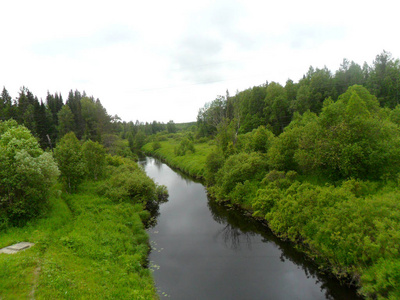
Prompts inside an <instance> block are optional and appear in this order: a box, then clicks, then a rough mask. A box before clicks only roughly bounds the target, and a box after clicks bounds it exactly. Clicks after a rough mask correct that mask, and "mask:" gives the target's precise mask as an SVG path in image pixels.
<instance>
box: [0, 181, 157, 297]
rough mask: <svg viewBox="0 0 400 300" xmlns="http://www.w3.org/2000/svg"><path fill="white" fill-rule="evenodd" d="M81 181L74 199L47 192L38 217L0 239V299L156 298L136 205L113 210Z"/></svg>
mask: <svg viewBox="0 0 400 300" xmlns="http://www.w3.org/2000/svg"><path fill="white" fill-rule="evenodd" d="M101 184H102V183H101V182H93V181H86V182H84V183H83V184H82V185H81V186H80V187H79V189H78V191H77V193H75V194H67V193H61V191H60V189H59V188H60V187H55V188H54V189H53V192H52V195H51V198H50V205H49V210H48V212H47V213H46V216H44V217H42V218H40V219H37V220H34V221H31V222H30V223H28V224H27V225H26V226H24V227H20V228H9V229H7V230H6V231H3V232H1V233H0V248H2V247H6V246H8V245H11V244H13V243H16V242H19V241H28V242H32V243H34V244H35V245H34V246H33V247H31V248H30V249H27V250H25V251H21V252H19V253H16V254H13V255H8V254H0V298H1V299H27V298H30V299H156V298H157V296H156V291H155V288H154V282H153V279H152V275H151V272H150V270H149V269H148V268H147V255H148V251H149V242H148V235H147V233H146V231H145V228H144V225H143V222H142V218H145V217H147V216H148V214H147V213H145V212H144V210H143V205H141V204H133V203H129V202H120V203H116V202H114V201H112V200H110V199H109V198H107V197H104V196H99V195H98V193H97V191H98V188H99V185H101Z"/></svg>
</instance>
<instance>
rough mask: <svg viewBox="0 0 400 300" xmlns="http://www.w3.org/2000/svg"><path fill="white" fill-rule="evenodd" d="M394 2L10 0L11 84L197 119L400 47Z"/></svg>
mask: <svg viewBox="0 0 400 300" xmlns="http://www.w3.org/2000/svg"><path fill="white" fill-rule="evenodd" d="M394 4H395V3H394V2H393V1H389V0H383V1H380V2H379V3H371V4H369V3H368V2H365V1H358V0H357V1H343V0H339V1H335V2H330V3H326V2H321V1H311V0H305V1H275V2H268V1H257V0H240V1H226V0H223V1H211V0H208V1H180V0H174V1H140V2H139V1H122V0H117V1H112V2H110V1H107V2H106V1H77V0H73V1H68V2H58V1H57V2H56V1H42V0H38V1H18V0H17V1H8V2H5V3H4V4H1V7H0V8H1V11H2V18H0V34H1V36H2V45H1V47H0V70H1V71H0V86H2V85H4V86H5V87H6V88H7V89H8V91H9V92H10V94H11V95H13V96H14V97H16V96H17V93H18V90H19V88H20V87H21V86H23V85H24V86H27V87H28V88H29V89H30V90H31V91H32V92H33V93H34V94H35V95H37V96H38V97H39V98H43V99H44V98H45V96H46V93H47V91H48V90H49V91H50V92H52V93H53V92H61V93H62V95H63V96H64V99H65V98H66V97H67V95H68V91H69V90H70V89H78V90H80V91H83V90H85V91H86V92H87V93H88V94H89V95H93V96H95V97H96V98H100V100H101V102H102V103H103V105H104V106H105V107H106V109H107V110H108V112H109V113H110V114H118V115H119V116H121V117H122V119H123V120H126V121H129V120H133V121H135V120H136V119H139V120H142V121H152V120H154V119H155V120H158V121H163V122H167V121H168V120H170V119H173V120H174V121H175V122H183V121H194V120H195V119H196V115H197V112H198V109H199V108H200V107H201V106H203V105H204V103H205V102H209V101H212V100H213V99H214V98H215V97H216V96H217V95H220V94H225V91H226V89H229V91H230V93H231V94H234V93H235V91H236V90H237V89H239V90H242V89H245V88H248V87H251V86H253V85H258V84H261V83H264V82H265V81H266V80H268V81H279V82H282V83H284V82H285V81H286V79H288V78H289V77H290V78H291V79H293V80H294V81H297V80H298V79H299V78H300V77H301V76H302V74H303V73H305V72H307V70H308V67H309V66H310V65H313V66H314V67H323V66H324V65H326V66H327V67H328V68H330V69H331V70H332V71H334V70H336V69H337V68H338V67H339V65H340V63H341V62H342V59H343V58H348V59H349V60H354V61H355V62H357V63H359V64H362V63H363V62H364V61H367V62H368V63H371V62H372V60H373V59H374V58H375V56H376V55H377V54H379V53H381V52H382V50H383V49H385V50H387V51H390V52H391V53H392V54H393V56H394V57H395V58H398V57H400V44H399V42H398V40H397V38H396V37H397V29H398V28H399V25H400V20H399V18H398V17H397V13H396V9H395V7H394Z"/></svg>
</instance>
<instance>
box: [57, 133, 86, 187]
mask: <svg viewBox="0 0 400 300" xmlns="http://www.w3.org/2000/svg"><path fill="white" fill-rule="evenodd" d="M54 155H55V158H56V160H57V163H58V167H59V169H60V171H61V179H62V181H63V183H64V186H65V188H66V190H67V191H68V192H70V193H71V192H74V191H76V188H77V187H78V185H79V183H81V182H82V180H83V178H84V175H85V164H84V161H83V154H82V147H81V144H80V142H79V141H78V139H77V138H76V136H75V133H73V132H70V133H67V134H66V135H65V136H64V137H63V138H62V139H61V140H60V142H59V143H58V145H57V147H56V148H55V149H54Z"/></svg>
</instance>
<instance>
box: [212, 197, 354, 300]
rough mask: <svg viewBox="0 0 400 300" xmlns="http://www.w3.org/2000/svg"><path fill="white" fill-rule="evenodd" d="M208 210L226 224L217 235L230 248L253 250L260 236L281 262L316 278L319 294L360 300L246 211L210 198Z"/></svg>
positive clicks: (219, 221)
mask: <svg viewBox="0 0 400 300" xmlns="http://www.w3.org/2000/svg"><path fill="white" fill-rule="evenodd" d="M208 207H209V209H210V211H211V214H212V217H213V219H214V220H215V221H216V222H218V223H220V224H224V227H223V228H222V229H221V231H220V232H219V233H218V235H222V236H223V240H224V242H225V245H226V246H227V247H229V248H230V249H232V250H235V251H237V250H240V249H241V246H242V245H246V247H247V248H248V249H252V243H257V240H256V239H253V237H255V236H256V235H261V236H262V239H261V241H262V242H263V243H266V244H273V245H274V246H276V247H277V248H278V249H279V250H280V251H281V255H280V257H279V259H280V261H281V262H283V263H284V262H286V261H290V262H292V263H294V264H296V265H297V266H298V268H299V269H302V270H303V271H304V273H305V275H306V277H307V278H312V279H314V280H315V284H316V285H317V286H320V291H321V292H324V294H325V297H326V299H361V298H360V297H358V295H357V293H356V290H355V288H353V287H349V288H347V287H346V286H345V287H343V286H341V284H340V282H338V280H337V279H336V278H332V277H331V276H329V275H327V274H323V273H322V271H321V270H319V269H318V266H316V265H315V264H314V262H313V261H312V260H310V259H309V258H308V257H307V256H305V255H304V254H303V253H300V252H299V251H297V250H296V249H295V245H293V244H292V243H290V242H285V241H282V240H280V239H279V238H277V237H276V236H275V235H274V234H273V233H272V232H271V230H270V229H269V228H268V227H266V226H265V225H264V224H263V223H261V222H260V221H257V220H255V219H253V218H251V217H249V216H247V215H246V213H245V211H243V210H241V209H238V208H236V209H234V208H231V207H227V206H224V205H221V204H218V203H216V202H215V201H214V200H213V199H210V198H209V199H208Z"/></svg>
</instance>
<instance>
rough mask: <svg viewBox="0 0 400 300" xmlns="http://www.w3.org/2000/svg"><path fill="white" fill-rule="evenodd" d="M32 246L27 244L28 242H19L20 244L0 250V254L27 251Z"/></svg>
mask: <svg viewBox="0 0 400 300" xmlns="http://www.w3.org/2000/svg"><path fill="white" fill-rule="evenodd" d="M33 245H34V244H32V243H28V242H21V243H18V244H14V245H11V246H8V247H5V248H3V249H0V253H6V254H14V253H17V252H19V251H21V250H25V249H28V248H30V247H32V246H33Z"/></svg>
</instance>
